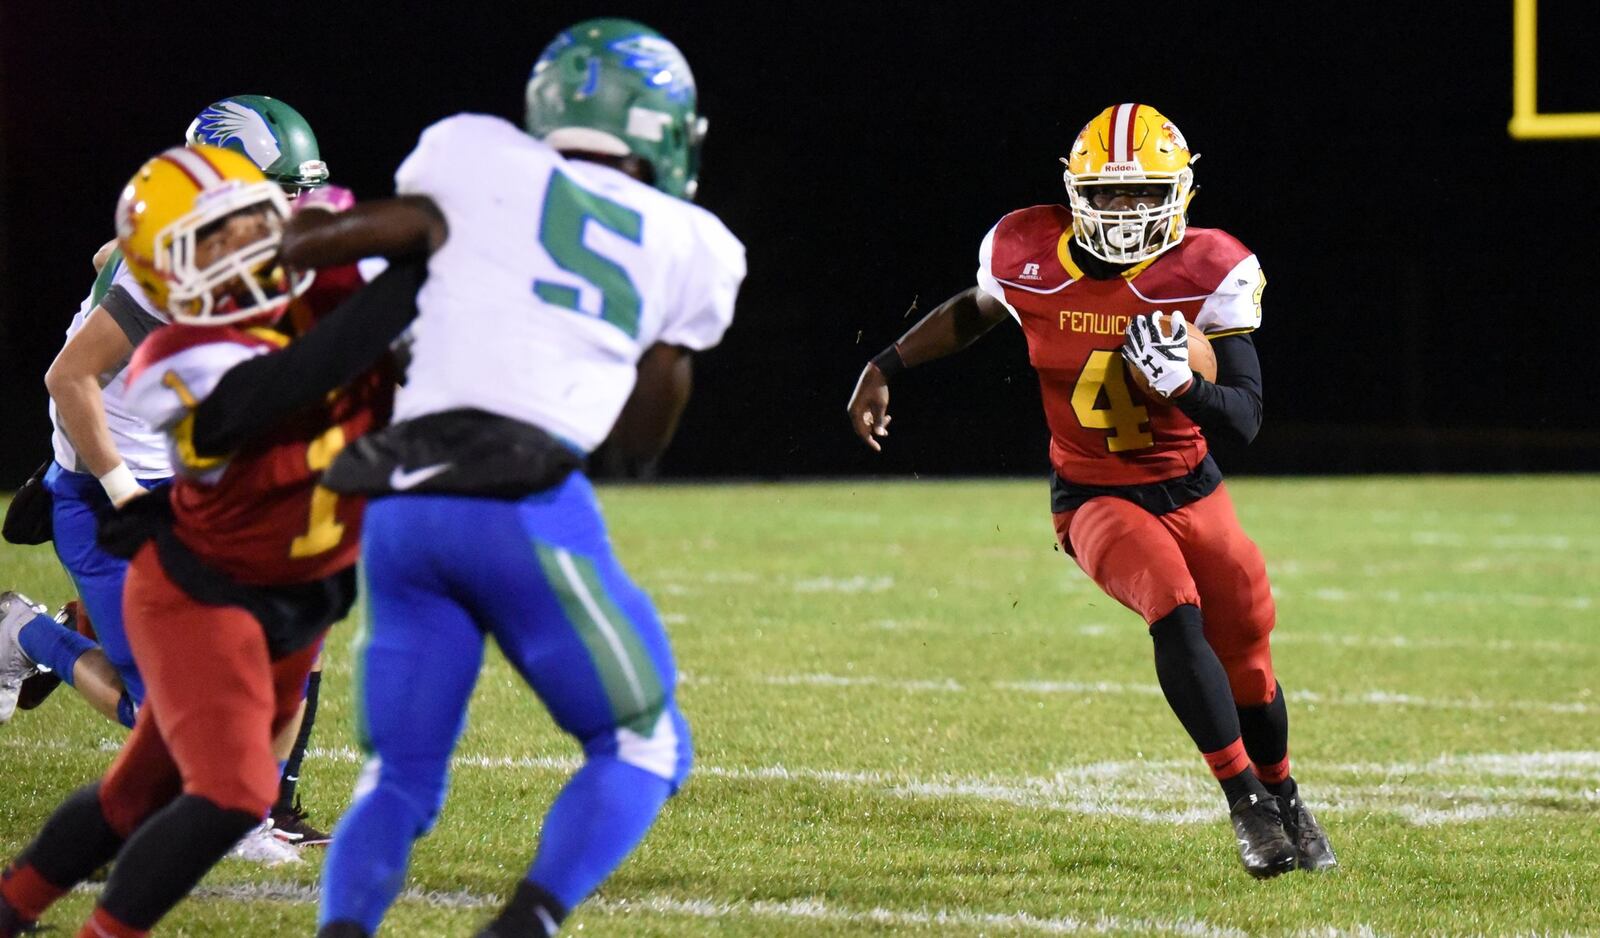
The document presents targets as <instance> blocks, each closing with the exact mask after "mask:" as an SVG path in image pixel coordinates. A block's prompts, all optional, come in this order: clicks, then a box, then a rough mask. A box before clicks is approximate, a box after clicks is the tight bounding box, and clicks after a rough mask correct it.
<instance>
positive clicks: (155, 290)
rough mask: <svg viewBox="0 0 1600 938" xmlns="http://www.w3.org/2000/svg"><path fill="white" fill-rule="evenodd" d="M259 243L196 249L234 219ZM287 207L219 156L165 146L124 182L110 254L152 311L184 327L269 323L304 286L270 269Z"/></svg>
mask: <svg viewBox="0 0 1600 938" xmlns="http://www.w3.org/2000/svg"><path fill="white" fill-rule="evenodd" d="M246 213H259V214H260V215H261V216H262V221H263V222H264V224H262V225H261V230H262V232H263V233H262V235H261V236H260V237H257V238H254V239H252V240H250V241H249V242H248V243H244V244H241V245H239V246H238V247H235V248H234V249H233V250H231V251H227V252H226V253H222V254H220V255H219V256H211V255H213V254H217V251H218V249H216V248H212V247H209V246H205V245H203V244H202V242H203V241H204V239H205V238H206V237H207V236H208V235H209V234H210V233H211V232H214V231H217V230H218V228H219V226H220V225H221V223H224V222H226V221H228V220H229V219H230V218H231V217H233V216H235V215H242V214H246ZM288 215H289V203H288V200H287V199H286V198H285V197H284V194H283V191H282V190H281V189H279V188H278V186H276V185H274V184H273V183H271V182H269V181H267V179H266V177H265V176H264V175H263V174H262V172H261V170H260V168H259V167H257V166H256V165H255V163H253V162H251V161H250V160H249V159H247V158H245V157H244V156H241V155H240V154H238V153H236V152H234V151H232V150H224V149H222V148H220V147H211V146H197V147H174V148H173V149H170V150H167V151H166V152H164V153H162V154H160V155H158V156H156V157H154V158H152V159H150V160H149V161H147V162H146V163H145V164H144V165H143V166H141V167H139V171H138V172H136V173H134V174H133V178H132V179H130V180H128V184H127V185H126V186H125V187H124V188H123V190H122V196H121V198H120V199H118V201H117V210H116V216H115V218H116V226H117V246H118V248H120V249H121V251H122V256H123V259H124V261H125V262H126V263H127V265H128V268H129V270H130V271H131V272H132V273H133V276H134V279H136V280H137V281H138V283H139V286H140V287H142V288H143V289H144V292H145V294H146V295H147V296H148V297H149V298H150V300H151V301H152V302H154V303H155V304H157V305H158V306H160V307H162V308H163V309H165V310H166V311H167V312H168V313H170V314H172V318H173V319H174V320H176V321H178V322H182V323H189V324H191V325H206V326H214V325H225V324H228V323H237V322H243V321H246V320H261V321H267V322H270V321H274V320H276V319H277V317H278V316H280V315H281V314H282V313H283V311H284V309H286V308H287V307H288V305H289V301H290V300H292V299H293V298H294V297H295V296H297V295H299V294H300V293H301V292H303V291H304V290H305V288H306V287H307V286H308V285H309V284H310V274H303V275H301V276H300V277H297V278H295V279H293V280H291V279H290V278H289V277H288V275H287V274H286V273H285V272H284V270H283V268H282V267H281V266H279V264H278V259H277V257H278V244H279V241H280V240H281V239H282V233H283V222H284V220H285V219H287V218H288Z"/></svg>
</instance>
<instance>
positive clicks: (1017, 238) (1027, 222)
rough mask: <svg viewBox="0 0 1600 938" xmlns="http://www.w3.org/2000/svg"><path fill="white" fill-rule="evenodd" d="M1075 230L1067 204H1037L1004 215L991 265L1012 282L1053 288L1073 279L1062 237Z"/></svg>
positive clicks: (994, 271)
mask: <svg viewBox="0 0 1600 938" xmlns="http://www.w3.org/2000/svg"><path fill="white" fill-rule="evenodd" d="M1071 230H1072V212H1071V211H1069V210H1068V209H1067V207H1066V206H1064V205H1035V206H1033V207H1031V208H1024V209H1019V210H1018V211H1015V212H1012V213H1010V214H1008V215H1006V216H1005V217H1004V218H1002V219H1000V223H999V224H998V225H995V228H994V243H993V245H992V247H991V249H990V250H991V253H990V258H989V269H990V272H991V273H992V274H993V276H994V278H995V279H996V280H998V281H1000V282H1001V283H1004V284H1007V285H1009V286H1015V287H1022V288H1027V289H1051V288H1054V287H1056V286H1059V285H1061V284H1062V283H1063V282H1065V281H1067V280H1069V279H1071V277H1070V275H1069V274H1068V273H1067V270H1066V268H1065V267H1063V266H1062V264H1061V257H1060V253H1059V250H1060V245H1061V237H1062V235H1064V234H1066V233H1067V232H1069V231H1071Z"/></svg>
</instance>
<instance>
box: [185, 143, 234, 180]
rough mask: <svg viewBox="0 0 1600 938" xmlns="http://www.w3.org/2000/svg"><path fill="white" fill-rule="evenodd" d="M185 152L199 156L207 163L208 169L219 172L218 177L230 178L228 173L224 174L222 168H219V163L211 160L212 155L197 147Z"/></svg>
mask: <svg viewBox="0 0 1600 938" xmlns="http://www.w3.org/2000/svg"><path fill="white" fill-rule="evenodd" d="M183 152H184V153H188V154H191V155H193V156H195V157H198V158H199V160H200V162H202V163H204V164H206V168H207V169H210V170H211V171H212V172H214V173H216V174H217V179H218V180H223V179H227V178H228V177H227V176H226V175H224V174H223V172H222V170H221V168H219V167H218V166H217V164H215V163H213V162H211V157H209V156H206V155H205V153H204V152H203V151H201V150H198V149H195V148H190V149H187V150H184V151H183Z"/></svg>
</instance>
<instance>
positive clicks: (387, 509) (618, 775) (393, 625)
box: [319, 473, 690, 933]
mask: <svg viewBox="0 0 1600 938" xmlns="http://www.w3.org/2000/svg"><path fill="white" fill-rule="evenodd" d="M362 564H363V571H364V573H365V576H366V586H367V591H366V596H367V615H366V625H365V630H364V634H363V636H362V638H361V640H360V642H359V644H358V648H357V667H358V668H359V669H360V675H359V677H360V680H359V685H358V686H359V688H360V690H359V694H360V699H359V700H358V702H357V708H358V711H357V712H358V719H359V720H360V721H361V732H362V735H363V741H364V743H365V745H366V747H367V749H368V750H369V752H370V754H371V758H370V759H369V761H368V763H367V766H366V768H365V769H364V770H363V772H362V776H361V779H360V781H359V782H358V783H357V786H356V797H355V801H354V803H353V804H352V806H351V808H350V811H349V813H347V814H346V815H345V816H344V817H343V818H342V819H341V820H340V821H339V824H338V827H337V828H336V830H335V832H334V839H333V844H332V847H331V849H330V851H329V854H328V860H327V864H326V866H325V867H324V871H323V878H322V881H323V892H322V896H323V898H322V908H321V912H320V916H319V920H320V923H321V924H324V925H325V924H327V923H329V922H338V921H350V922H356V923H359V924H360V925H361V926H362V927H363V928H364V929H366V931H367V932H368V933H372V932H374V931H376V930H377V925H378V922H379V921H380V920H381V919H382V917H383V914H384V912H385V910H386V909H387V908H388V906H389V904H390V903H391V902H393V901H394V897H395V896H396V895H397V894H398V893H399V891H400V889H401V887H402V886H403V885H404V880H405V871H406V866H407V863H408V861H409V858H410V851H411V844H412V842H413V841H414V840H415V839H416V838H417V837H419V836H421V835H422V834H424V833H426V832H427V831H428V829H429V828H430V827H431V826H432V825H433V822H434V819H435V818H436V817H437V815H438V812H439V809H440V807H441V806H442V805H443V803H444V794H445V785H446V779H447V776H448V774H449V765H450V757H451V752H452V750H453V749H454V748H455V744H456V740H457V738H458V737H459V736H460V735H461V731H462V729H463V728H464V727H465V725H466V716H467V700H468V698H469V697H470V696H471V694H472V689H473V685H474V684H475V683H476V681H477V678H478V671H479V668H480V666H481V665H482V662H483V652H484V642H485V640H486V639H488V638H493V639H494V641H495V642H496V643H497V644H498V645H499V646H500V649H501V651H502V652H503V653H504V654H505V656H506V658H507V660H508V661H510V663H511V665H512V667H513V668H515V669H516V670H517V672H518V673H519V674H520V675H521V676H522V679H523V680H524V681H526V682H527V683H528V686H529V687H531V688H532V689H533V691H534V693H536V694H538V696H539V699H540V700H541V701H543V703H544V705H545V707H546V708H547V709H548V710H549V711H550V714H551V716H553V717H554V718H555V721H556V723H557V724H558V725H559V726H560V727H561V728H562V729H564V730H566V731H567V732H568V733H570V734H571V735H572V736H574V737H575V738H576V739H577V740H578V741H579V742H580V743H581V744H582V746H583V752H584V756H585V760H584V764H583V766H582V767H581V768H580V769H579V770H578V772H577V773H576V774H575V775H574V776H573V777H572V779H571V781H569V782H568V783H567V785H566V787H565V788H564V789H563V790H562V792H561V794H560V795H559V796H558V797H557V799H556V801H555V803H554V804H553V805H552V806H551V808H550V811H549V813H548V814H547V815H546V816H545V820H544V824H543V826H542V828H541V829H540V832H539V847H538V850H537V851H536V853H535V855H534V859H533V864H532V866H531V868H530V869H529V871H528V874H527V879H528V881H529V882H531V883H533V884H534V885H535V886H537V887H539V888H541V889H542V890H544V891H545V892H546V893H548V894H549V895H551V896H553V897H555V898H556V899H558V900H559V901H560V902H561V903H562V904H564V905H565V907H566V908H568V909H570V908H572V907H573V906H574V905H576V904H577V903H579V902H580V901H582V900H583V899H584V897H586V896H587V895H589V893H590V892H592V891H593V890H594V888H595V887H596V886H597V885H599V884H600V882H601V881H602V880H604V879H605V878H606V876H608V875H609V874H610V873H611V871H612V870H613V869H615V868H616V866H617V865H618V864H620V863H621V862H622V860H623V858H624V857H626V856H627V854H628V853H629V852H630V851H631V850H632V849H633V847H634V846H635V845H636V844H637V843H638V842H639V840H640V839H642V838H643V837H644V834H645V832H646V831H647V830H648V829H649V828H650V825H651V824H652V823H653V822H654V821H655V818H656V815H657V814H658V813H659V812H660V810H661V806H662V804H664V803H665V802H666V800H667V798H668V797H669V796H670V795H671V794H672V793H673V792H675V791H677V789H678V786H679V785H681V784H682V783H683V780H684V778H685V777H686V776H687V775H688V771H689V762H690V745H689V731H688V725H687V724H686V723H685V722H684V720H683V716H682V714H681V713H679V711H678V708H677V704H676V703H675V700H674V695H673V689H674V684H675V678H676V673H677V672H676V667H675V665H674V664H673V660H672V650H671V648H670V647H669V646H668V644H667V636H666V632H665V631H664V630H663V629H662V626H661V620H660V618H659V617H658V616H657V615H656V611H655V608H654V607H653V606H652V604H651V602H650V599H649V597H647V596H646V595H645V594H644V593H643V591H641V590H640V589H639V588H638V587H636V586H634V584H633V582H632V581H631V580H630V579H629V578H628V576H627V574H626V573H625V572H624V571H623V569H622V566H621V565H620V564H619V563H618V562H617V559H616V557H615V556H614V555H613V554H612V551H611V543H610V539H609V538H608V537H607V535H606V530H605V523H604V521H603V520H602V519H601V517H600V510H599V505H598V503H597V502H596V501H595V495H594V489H593V488H592V487H591V486H590V484H589V480H588V479H587V478H585V477H584V476H583V475H582V474H580V473H573V474H572V475H571V476H569V477H568V478H567V480H566V481H565V482H564V483H562V484H561V485H559V486H557V487H556V488H554V489H552V490H550V491H548V492H544V493H541V494H539V495H534V496H530V497H528V498H526V499H523V500H522V501H520V502H511V501H498V500H493V499H483V498H470V497H465V496H456V495H397V496H389V497H386V498H382V499H378V500H375V501H373V502H372V503H371V504H370V505H369V506H368V508H367V514H366V529H365V533H364V536H363V546H362ZM530 833H531V832H530Z"/></svg>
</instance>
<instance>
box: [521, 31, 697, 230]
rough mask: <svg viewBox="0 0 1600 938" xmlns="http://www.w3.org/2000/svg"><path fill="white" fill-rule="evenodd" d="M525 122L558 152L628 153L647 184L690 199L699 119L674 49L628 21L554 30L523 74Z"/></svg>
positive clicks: (688, 75)
mask: <svg viewBox="0 0 1600 938" xmlns="http://www.w3.org/2000/svg"><path fill="white" fill-rule="evenodd" d="M526 104H527V111H526V119H525V121H524V127H525V128H526V129H527V131H528V133H530V134H532V135H533V136H534V137H537V138H539V139H540V140H543V141H545V142H546V143H548V144H550V145H551V146H553V147H555V148H556V149H558V150H582V151H586V152H590V153H599V154H603V155H607V156H618V157H624V156H635V157H638V158H639V159H640V160H643V161H644V162H645V163H648V164H649V165H650V168H651V170H652V171H653V174H654V179H653V185H654V186H655V187H656V188H657V189H660V190H661V191H662V192H665V193H667V194H668V195H672V196H677V197H678V198H681V199H690V200H692V199H693V198H694V194H695V190H696V188H697V187H698V185H699V175H700V146H701V143H702V142H703V141H704V139H705V134H706V119H705V118H704V117H701V116H699V115H698V114H697V113H696V112H695V108H696V90H695V83H694V74H693V73H692V72H691V71H690V70H689V63H688V61H687V60H685V59H684V57H683V53H682V52H680V51H678V47H677V46H675V45H673V44H672V43H671V42H669V41H668V40H667V39H666V37H664V36H662V35H661V34H660V33H658V32H656V31H655V30H653V29H651V28H650V27H648V26H645V25H644V24H642V23H636V22H634V21H632V20H624V19H613V18H604V19H593V20H585V21H583V22H581V23H578V24H577V25H575V26H573V27H571V28H569V29H567V30H566V31H564V32H563V33H561V34H560V35H559V36H557V37H556V38H555V39H554V40H553V41H552V42H551V43H550V44H549V45H548V46H546V47H545V50H544V52H543V53H542V54H540V56H539V60H538V62H536V63H535V64H534V66H533V76H532V77H531V78H529V79H528V87H527V95H526Z"/></svg>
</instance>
